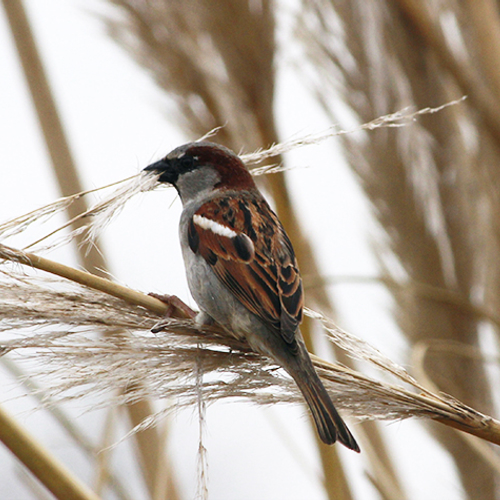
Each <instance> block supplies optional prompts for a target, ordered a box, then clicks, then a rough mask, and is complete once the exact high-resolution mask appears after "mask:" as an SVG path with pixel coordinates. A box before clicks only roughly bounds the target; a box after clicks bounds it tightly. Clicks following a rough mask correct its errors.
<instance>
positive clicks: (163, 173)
mask: <svg viewBox="0 0 500 500" xmlns="http://www.w3.org/2000/svg"><path fill="white" fill-rule="evenodd" d="M144 170H145V171H148V172H154V173H157V174H159V177H158V180H159V181H160V182H165V183H168V184H172V185H173V186H175V188H176V189H177V191H178V192H179V194H180V196H181V199H182V200H183V201H188V200H190V199H192V198H194V197H196V196H198V195H199V194H200V193H201V192H202V191H211V190H212V191H213V190H225V189H231V190H251V189H254V188H255V183H254V181H253V179H252V176H251V175H250V172H249V171H248V170H247V168H246V167H245V165H244V163H243V162H242V161H241V159H240V158H239V157H238V156H237V155H236V154H234V153H233V152H232V151H231V150H229V149H227V148H225V147H224V146H220V145H218V144H214V143H212V142H190V143H188V144H185V145H183V146H180V147H178V148H176V149H174V150H173V151H171V152H170V153H168V155H167V156H165V158H163V159H162V160H160V161H157V162H155V163H153V164H152V165H149V166H148V167H146V168H145V169H144Z"/></svg>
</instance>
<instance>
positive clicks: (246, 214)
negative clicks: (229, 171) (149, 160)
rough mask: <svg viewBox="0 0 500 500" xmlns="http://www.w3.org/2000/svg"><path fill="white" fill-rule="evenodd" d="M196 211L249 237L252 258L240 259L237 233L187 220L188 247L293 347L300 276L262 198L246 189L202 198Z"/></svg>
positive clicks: (289, 247)
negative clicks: (224, 232)
mask: <svg viewBox="0 0 500 500" xmlns="http://www.w3.org/2000/svg"><path fill="white" fill-rule="evenodd" d="M249 206H252V210H250V209H249V208H248V207H249ZM196 214H198V215H201V216H203V217H205V218H207V219H210V220H213V221H215V222H217V223H219V224H221V225H223V226H226V227H230V228H231V229H232V230H233V231H235V232H236V233H243V234H245V235H247V236H248V238H250V240H251V241H252V242H253V245H254V253H253V255H252V258H251V259H250V260H245V259H243V258H242V256H241V255H240V253H241V252H240V253H238V250H237V245H235V244H234V241H232V240H236V238H233V239H231V238H228V237H224V236H221V235H218V234H216V233H214V232H213V231H211V230H209V229H203V228H201V227H200V226H198V225H196V224H194V223H193V222H192V221H191V223H190V226H189V232H190V241H191V240H193V241H195V242H196V243H197V245H196V250H195V249H194V248H192V250H193V251H195V252H196V251H198V252H199V253H200V255H201V256H202V257H203V258H204V259H205V260H206V261H207V263H208V264H210V266H211V267H212V269H213V270H214V272H215V274H216V275H217V276H218V278H219V279H220V280H221V281H222V282H223V283H224V284H225V285H226V286H227V287H228V289H229V290H230V291H231V292H232V293H233V294H234V295H235V297H236V298H237V299H238V300H239V301H240V302H241V303H242V304H243V305H244V306H245V307H246V308H247V309H248V310H249V311H251V312H252V313H254V314H256V315H257V316H259V317H260V318H261V319H262V320H263V321H264V322H265V323H267V324H268V325H269V326H270V327H271V329H272V330H273V331H275V332H276V333H279V334H280V335H281V336H282V337H283V339H284V340H285V341H286V342H287V343H288V344H290V345H292V346H293V345H294V344H295V332H296V331H297V328H298V325H299V324H300V322H301V320H302V308H303V300H304V299H303V290H302V280H301V278H300V273H299V271H298V267H297V261H296V259H295V255H294V252H293V248H292V245H291V243H290V240H289V239H288V236H287V235H286V233H285V231H284V229H283V227H282V226H281V224H280V222H279V220H278V218H277V217H276V215H275V214H274V212H273V211H272V210H271V208H270V207H269V205H268V204H267V202H266V201H265V200H264V199H263V198H261V197H257V196H255V195H251V194H248V195H247V196H246V197H244V198H243V199H242V197H241V196H238V198H235V197H234V196H225V197H224V196H223V197H220V198H217V199H215V200H211V201H209V202H207V203H205V204H204V205H202V206H201V207H200V208H199V209H198V210H197V212H196ZM193 231H195V232H196V235H194V234H192V233H193Z"/></svg>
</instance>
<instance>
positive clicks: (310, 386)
mask: <svg viewBox="0 0 500 500" xmlns="http://www.w3.org/2000/svg"><path fill="white" fill-rule="evenodd" d="M304 361H305V363H304ZM299 364H300V365H301V366H300V369H299V370H297V372H295V370H293V371H292V370H290V371H289V373H290V375H292V377H293V378H294V380H295V382H296V383H297V385H298V387H299V389H300V391H301V392H302V394H303V396H304V398H305V400H306V402H307V404H308V405H309V408H310V410H311V413H312V416H313V418H314V423H315V424H316V428H317V429H318V434H319V437H320V438H321V440H322V441H323V442H324V443H326V444H333V443H335V441H337V440H338V441H339V442H340V443H342V444H343V445H344V446H346V447H347V448H349V449H350V450H353V451H356V452H358V453H359V452H360V449H359V446H358V443H356V440H355V439H354V436H353V435H352V434H351V431H350V430H349V429H348V428H347V425H346V423H345V422H344V421H343V420H342V417H341V416H340V415H339V413H338V412H337V410H336V409H335V406H334V405H333V403H332V400H331V399H330V396H329V395H328V392H327V391H326V389H325V386H324V385H323V383H322V382H321V380H320V378H319V376H318V374H317V373H316V370H315V369H314V367H313V366H312V363H311V361H310V359H309V356H307V360H304V358H302V359H301V362H300V363H299ZM304 365H306V366H304ZM307 365H309V366H307ZM294 372H295V373H294Z"/></svg>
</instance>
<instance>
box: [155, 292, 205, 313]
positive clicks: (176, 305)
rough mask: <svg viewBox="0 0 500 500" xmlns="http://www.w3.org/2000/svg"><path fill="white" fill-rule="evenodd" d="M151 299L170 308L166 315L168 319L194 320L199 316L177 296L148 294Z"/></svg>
mask: <svg viewBox="0 0 500 500" xmlns="http://www.w3.org/2000/svg"><path fill="white" fill-rule="evenodd" d="M148 295H150V296H151V297H154V298H155V299H158V300H161V301H162V302H163V303H164V304H166V305H167V306H168V308H167V311H166V313H165V317H166V318H183V319H194V318H195V317H196V315H197V313H196V312H195V311H193V310H192V309H191V308H190V307H189V306H188V305H187V304H186V303H185V302H183V301H182V300H181V299H179V297H177V295H162V294H159V293H148Z"/></svg>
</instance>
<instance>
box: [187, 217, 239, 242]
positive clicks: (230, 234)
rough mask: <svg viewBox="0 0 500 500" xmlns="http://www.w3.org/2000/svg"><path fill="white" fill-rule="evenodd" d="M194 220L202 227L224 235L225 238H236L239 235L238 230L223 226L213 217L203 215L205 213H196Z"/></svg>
mask: <svg viewBox="0 0 500 500" xmlns="http://www.w3.org/2000/svg"><path fill="white" fill-rule="evenodd" d="M193 222H194V223H195V224H196V225H197V226H200V227H201V228H202V229H206V230H208V231H212V233H214V234H217V235H219V236H224V237H225V238H236V236H238V233H237V232H236V231H233V230H232V229H229V228H228V227H226V226H223V225H222V224H219V223H218V222H215V221H213V220H211V219H207V218H206V217H203V215H198V214H195V215H194V216H193Z"/></svg>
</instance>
